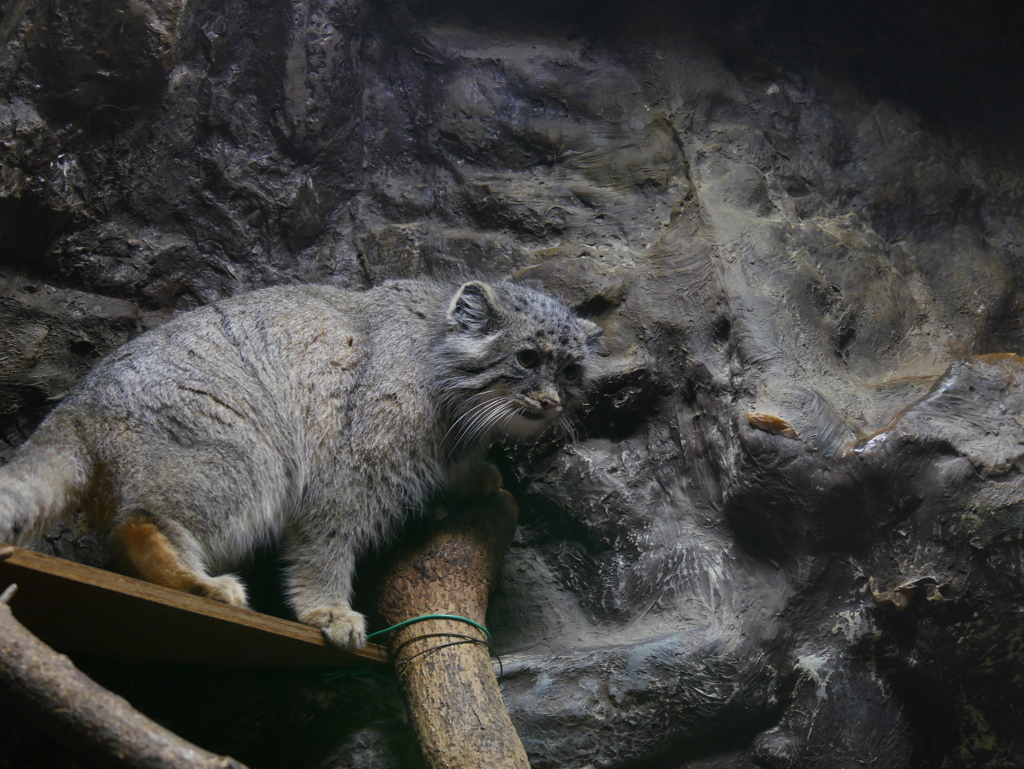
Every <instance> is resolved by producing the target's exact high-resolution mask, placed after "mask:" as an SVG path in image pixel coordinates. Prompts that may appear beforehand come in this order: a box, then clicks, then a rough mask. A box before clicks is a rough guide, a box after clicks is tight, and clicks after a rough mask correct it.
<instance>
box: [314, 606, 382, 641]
mask: <svg viewBox="0 0 1024 769" xmlns="http://www.w3.org/2000/svg"><path fill="white" fill-rule="evenodd" d="M299 621H300V622H303V623H305V624H307V625H311V626H313V627H315V628H319V629H320V630H321V631H322V632H323V634H324V638H326V639H327V640H328V641H329V642H330V643H332V644H334V645H335V646H337V647H338V648H341V649H347V648H349V647H359V646H364V645H365V644H366V618H365V617H364V616H363V615H362V614H360V613H359V612H357V611H353V610H352V609H350V608H349V607H348V606H323V607H321V608H319V609H313V611H310V612H306V613H305V614H303V615H302V616H300V617H299Z"/></svg>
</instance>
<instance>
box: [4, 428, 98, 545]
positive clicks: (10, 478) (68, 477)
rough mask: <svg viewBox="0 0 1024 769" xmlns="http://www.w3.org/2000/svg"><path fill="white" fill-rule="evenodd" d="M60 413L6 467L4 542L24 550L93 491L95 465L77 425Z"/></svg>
mask: <svg viewBox="0 0 1024 769" xmlns="http://www.w3.org/2000/svg"><path fill="white" fill-rule="evenodd" d="M62 417H65V415H64V414H60V413H57V412H55V413H54V414H52V415H51V416H50V418H48V419H46V420H45V421H44V422H43V423H42V424H41V425H40V426H39V429H37V430H36V432H35V433H34V434H33V435H32V437H31V438H29V440H28V441H26V442H25V444H24V445H22V446H21V447H20V448H19V449H18V451H17V453H16V454H15V455H14V458H13V459H12V460H11V461H10V462H8V463H7V464H6V465H4V466H3V467H0V542H7V543H9V544H12V545H22V544H25V543H27V542H30V541H32V540H33V539H36V538H38V537H39V536H41V535H42V534H43V533H44V532H45V531H46V529H47V528H49V526H50V525H51V524H52V523H53V522H54V521H56V520H57V519H59V518H60V517H61V516H63V515H64V514H65V513H69V512H72V511H73V510H74V509H75V508H76V507H77V506H78V504H79V502H80V501H81V499H82V496H83V495H84V494H85V492H86V490H87V489H88V487H89V481H90V478H91V476H92V467H93V461H92V458H91V456H90V452H89V450H88V447H87V446H86V444H85V443H84V441H83V440H82V439H81V436H80V435H79V433H78V431H77V429H76V426H75V425H73V424H71V423H70V420H68V419H66V418H62Z"/></svg>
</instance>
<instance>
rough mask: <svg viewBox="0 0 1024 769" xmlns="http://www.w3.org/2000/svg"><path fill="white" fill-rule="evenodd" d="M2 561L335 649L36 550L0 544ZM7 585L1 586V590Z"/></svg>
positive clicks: (247, 612)
mask: <svg viewBox="0 0 1024 769" xmlns="http://www.w3.org/2000/svg"><path fill="white" fill-rule="evenodd" d="M0 561H3V562H5V563H8V564H10V565H11V566H15V567H17V568H22V569H29V570H32V571H36V572H42V573H44V574H49V575H52V576H55V577H57V578H60V579H66V580H71V581H73V582H78V583H82V584H87V585H92V586H95V587H99V588H102V589H104V590H109V591H111V592H115V593H119V594H121V595H126V596H131V597H134V598H138V599H142V600H145V601H151V602H154V603H158V604H161V605H164V606H168V607H170V608H173V609H176V610H179V611H187V612H191V613H194V614H201V615H203V616H206V617H210V618H212V619H215V620H220V621H223V622H231V623H234V624H237V625H245V626H247V627H250V628H253V629H255V630H259V631H261V632H265V633H271V634H273V635H277V636H283V637H285V638H288V639H291V640H293V641H298V642H300V643H306V644H310V645H312V646H317V647H322V648H328V649H330V648H333V647H331V646H330V644H328V643H327V641H326V640H324V637H323V634H322V633H321V632H320V631H319V630H317V629H316V628H313V627H310V626H309V625H303V624H302V623H300V622H294V621H292V620H287V619H282V618H280V617H272V616H270V615H268V614H260V613H259V612H256V611H253V610H252V609H245V608H241V607H238V606H229V605H228V604H225V603H221V602H219V601H214V600H212V599H210V598H205V597H202V596H196V595H191V594H189V593H183V592H181V591H178V590H172V589H171V588H167V587H163V586H162V585H155V584H153V583H151V582H145V581H143V580H140V579H135V578H134V577H128V576H125V575H123V574H117V573H115V572H111V571H106V570H105V569H99V568H96V567H95V566H87V565H86V564H82V563H76V562H75V561H69V560H66V559H64V558H58V557H56V556H52V555H46V554H45V553H37V552H36V551H34V550H27V549H25V548H20V547H15V546H13V545H5V544H0ZM3 587H6V585H0V589H2V588H3ZM337 651H338V652H339V654H342V655H347V656H351V657H353V658H355V661H360V662H373V663H385V662H387V661H388V653H387V649H385V648H384V647H383V646H380V645H379V644H372V643H369V644H366V646H364V647H362V648H357V649H344V650H341V649H339V650H337Z"/></svg>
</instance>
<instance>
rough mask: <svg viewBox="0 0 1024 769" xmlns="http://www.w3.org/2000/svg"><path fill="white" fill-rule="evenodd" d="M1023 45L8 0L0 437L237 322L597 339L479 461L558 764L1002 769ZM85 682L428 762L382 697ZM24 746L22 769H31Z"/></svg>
mask: <svg viewBox="0 0 1024 769" xmlns="http://www.w3.org/2000/svg"><path fill="white" fill-rule="evenodd" d="M1022 28H1024V13H1022V12H1021V11H1020V10H1019V9H1018V8H1016V7H1015V6H1014V5H1013V4H1011V3H1001V2H996V1H995V0H990V1H989V2H982V3H977V4H974V5H971V6H970V7H967V6H965V5H964V4H962V3H954V2H951V1H945V2H942V1H940V2H938V3H932V4H928V6H926V7H925V6H921V5H920V4H915V3H912V2H910V1H909V0H894V2H890V3H886V4H881V3H871V2H859V3H849V4H842V7H835V4H823V3H810V2H799V1H796V0H792V1H791V2H774V3H772V2H767V1H766V0H732V1H731V2H724V3H723V2H710V1H709V2H696V3H692V4H687V5H681V4H673V3H667V2H657V1H654V0H638V2H635V3H631V4H615V3H608V2H598V3H582V2H570V1H568V0H551V1H549V2H543V3H542V2H537V1H536V0H527V1H526V2H511V1H506V0H495V1H494V2H489V3H486V4H480V3H470V2H462V1H461V0H433V1H431V2H428V1H426V0H424V1H422V2H416V1H413V2H408V3H400V2H385V1H384V0H380V1H378V2H371V1H370V0H337V1H336V2H331V1H329V0H292V1H291V2H288V1H287V0H252V1H248V2H242V1H241V0H131V1H130V2H127V1H125V0H104V2H99V1H98V0H91V1H88V2H82V3H78V4H68V3H63V2H58V1H57V0H10V2H8V4H7V6H6V8H4V9H2V10H0V147H2V155H0V243H2V246H0V269H2V282H0V336H2V344H0V426H2V428H3V431H2V433H0V437H2V438H3V440H4V441H5V443H6V445H7V446H8V448H9V447H13V446H14V445H16V444H17V443H19V442H20V441H21V440H23V438H24V436H25V435H26V434H28V432H30V430H31V428H32V426H33V425H34V424H35V422H36V421H37V420H38V419H39V418H40V417H41V415H42V414H43V413H44V412H45V410H46V409H47V408H48V405H49V404H51V403H52V402H53V401H54V400H55V399H59V397H60V396H61V395H62V394H63V393H64V392H66V390H67V388H68V387H69V386H70V384H71V383H72V382H73V381H74V380H75V379H77V378H78V377H79V376H80V375H81V374H82V373H83V372H84V371H85V370H87V368H88V366H89V365H90V364H91V363H92V362H94V361H95V360H96V359H97V358H98V357H100V356H102V355H103V354H105V353H106V352H108V351H109V350H111V349H112V348H113V347H115V346H116V345H117V344H119V343H121V342H123V341H124V340H125V339H127V338H128V337H129V336H131V335H133V334H135V333H137V332H139V331H141V330H144V329H145V328H148V327H151V326H154V325H156V324H159V323H160V322H162V321H163V320H164V319H166V318H167V317H169V316H170V314H172V313H173V312H175V311H180V310H184V309H188V308H190V307H194V306H197V305H199V304H202V303H205V302H208V301H211V300H214V299H216V298H219V297H223V296H227V295H230V294H234V293H238V292H241V291H244V290H247V289H251V288H254V287H258V286H264V285H270V284H278V283H288V282H294V281H318V282H330V283H335V284H338V285H342V286H347V287H365V286H369V285H372V284H375V283H377V282H379V281H381V280H384V279H386V278H389V277H395V276H414V275H421V274H436V273H444V274H450V273H452V272H457V273H467V274H483V275H496V276H503V275H508V274H513V275H515V276H517V277H518V278H520V279H522V280H524V281H528V282H530V283H532V284H535V285H538V286H541V287H543V288H545V289H547V290H549V291H551V292H554V293H556V294H558V295H560V296H562V297H563V298H564V299H565V300H566V301H567V302H569V303H570V304H572V305H574V306H577V307H578V308H580V309H581V310H582V311H584V312H587V313H588V314H590V315H592V316H593V317H595V319H596V320H597V321H598V322H600V323H601V325H602V326H603V327H604V329H605V332H606V345H607V349H606V352H607V356H606V358H605V359H604V364H603V370H602V372H601V377H600V383H599V386H598V388H597V390H596V391H595V393H594V394H593V397H592V399H591V402H590V405H589V407H588V409H587V411H586V413H585V414H583V415H582V417H581V420H580V433H581V439H580V440H579V441H578V442H576V443H574V444H571V445H557V444H542V445H538V446H533V447H528V448H523V447H519V448H516V447H508V448H506V449H505V450H503V451H500V452H498V459H499V461H500V462H501V463H502V467H503V470H504V473H505V475H506V478H507V484H506V485H507V486H509V487H510V488H511V489H512V490H513V491H514V493H515V494H516V495H517V497H518V498H519V499H520V501H521V502H522V506H523V515H522V522H521V528H520V532H519V533H518V535H517V538H516V541H515V542H514V544H513V546H512V549H511V550H510V552H509V554H508V556H507V560H506V564H505V569H504V573H503V575H502V581H501V586H500V588H499V590H498V592H497V594H496V595H495V596H494V599H493V603H492V607H491V612H490V617H489V625H490V626H491V628H492V630H493V632H494V635H495V637H496V640H497V644H498V650H499V651H500V653H501V656H502V659H503V664H504V672H505V675H504V678H503V681H502V690H503V694H504V696H505V699H506V702H507V704H508V706H509V709H510V711H511V714H512V716H513V719H514V721H515V723H516V725H517V728H518V729H519V731H520V734H521V736H522V738H523V741H524V743H525V745H526V747H527V749H528V751H529V753H530V757H531V761H532V763H533V765H534V766H535V767H538V769H540V768H541V767H571V768H573V769H584V768H585V767H591V768H593V769H597V768H598V767H600V768H602V769H634V768H635V769H639V768H640V767H643V768H645V769H648V768H651V769H653V768H655V767H658V768H661V767H664V768H666V769H667V768H668V767H673V768H674V767H683V766H685V767H702V768H704V769H741V768H742V769H745V768H747V767H753V766H763V767H771V768H778V769H781V768H783V767H822V768H824V767H836V766H839V767H845V766H875V767H957V766H990V767H1012V766H1019V765H1021V762H1022V761H1024V758H1022V756H1024V744H1022V738H1021V736H1020V730H1019V724H1020V722H1021V719H1022V717H1024V704H1022V703H1024V697H1022V690H1021V683H1020V682H1021V680H1022V675H1024V647H1022V643H1021V638H1022V633H1024V620H1022V617H1024V612H1022V609H1024V598H1022V595H1021V592H1022V590H1021V589H1022V584H1021V583H1022V579H1024V557H1022V553H1024V549H1022V536H1024V506H1022V502H1024V487H1022V484H1021V470H1022V453H1024V418H1022V416H1021V414H1022V406H1024V384H1022V382H1024V359H1021V358H1018V357H1017V356H1016V354H1015V353H1019V352H1021V351H1022V350H1021V347H1022V342H1024V325H1022V323H1021V310H1022V307H1021V304H1022V301H1024V292H1022V289H1021V277H1022V275H1021V273H1022V270H1024V267H1022V261H1021V258H1020V257H1021V254H1022V253H1024V227H1022V223H1024V219H1022V217H1024V162H1022V154H1021V150H1022V144H1024V142H1022V140H1021V138H1020V133H1019V128H1018V127H1019V125H1020V123H1021V117H1022V112H1024V110H1022V108H1021V106H1020V105H1021V104H1022V103H1024V101H1022V97H1024V93H1022V91H1024V87H1022V81H1021V80H1020V78H1019V72H1020V71H1021V65H1022V64H1024V55H1022V53H1021V51H1020V49H1019V45H1018V42H1017V41H1018V40H1019V39H1020V38H1019V34H1020V32H1021V31H1022ZM90 537H91V535H89V534H88V533H83V532H82V531H81V530H80V529H77V528H74V527H72V528H65V529H64V530H62V531H61V532H56V533H55V534H54V536H53V537H51V541H50V543H49V546H50V547H51V548H52V549H55V550H56V551H57V552H61V553H63V554H65V555H68V556H71V557H92V558H99V557H101V556H99V555H96V554H95V553H96V550H97V545H98V543H97V541H96V540H95V538H94V537H92V538H90ZM366 600H369V599H366ZM91 672H93V673H94V674H95V675H97V677H99V678H100V679H101V680H103V681H107V682H110V683H111V685H113V686H115V687H116V688H118V689H119V691H123V692H125V693H126V694H128V696H129V697H130V698H131V699H132V700H133V701H135V702H139V703H140V704H141V705H142V706H143V707H144V709H146V711H147V712H148V713H150V714H151V715H154V716H155V717H158V718H160V719H161V720H162V721H164V722H165V723H167V724H168V725H169V726H171V728H175V729H177V730H179V731H180V732H181V733H183V734H184V735H185V736H188V737H190V738H192V739H195V740H196V741H198V742H200V743H201V744H203V745H204V747H208V748H210V749H215V750H222V751H226V752H230V753H233V754H234V755H237V756H238V757H240V758H243V759H245V760H247V761H249V762H250V763H251V765H253V766H257V767H277V766H310V767H339V768H340V767H359V766H374V767H382V768H386V767H397V766H415V765H416V762H417V760H418V759H417V758H416V749H415V745H414V744H413V743H412V736H411V731H410V730H409V728H408V726H407V725H406V724H405V723H404V720H403V713H402V706H401V703H400V700H399V699H398V697H397V695H396V692H395V690H394V689H393V688H392V687H390V685H389V684H387V683H386V682H380V681H377V680H375V679H372V678H367V677H365V676H355V677H353V678H351V679H348V680H343V681H340V682H339V681H331V682H326V681H324V680H322V679H320V678H319V677H317V676H312V675H297V674H284V673H275V672H270V671H262V672H258V671H250V672H246V673H244V674H241V673H233V672H231V671H216V672H210V671H205V672H201V673H196V672H195V671H180V670H175V671H167V670H162V669H145V670H139V669H134V668H133V669H125V668H124V666H117V665H108V664H100V663H94V665H93V668H92V669H91ZM8 715H9V716H10V717H9V718H7V719H5V721H4V723H5V725H8V726H10V725H11V724H14V726H10V728H11V729H15V727H16V731H17V736H15V735H14V734H13V733H12V734H11V735H8V737H7V738H6V741H7V744H10V745H12V746H13V749H14V752H13V753H11V754H10V755H12V756H14V758H9V759H3V758H0V764H3V765H4V766H7V765H11V766H14V765H17V766H28V765H35V764H32V762H38V763H37V765H40V766H46V765H51V764H52V761H51V762H50V764H47V761H48V760H50V759H48V758H47V757H52V756H53V755H55V754H54V753H53V751H56V750H57V749H56V748H53V747H52V746H51V745H50V744H49V743H50V741H49V740H48V739H47V738H46V736H45V735H41V734H38V733H36V732H33V730H32V725H31V723H30V722H27V721H26V722H21V721H19V720H18V714H8ZM5 760H6V761H7V762H8V763H6V764H4V761H5ZM53 760H56V759H53ZM61 760H64V761H71V759H70V758H68V757H66V756H65V757H61ZM11 761H14V762H15V763H10V762H11Z"/></svg>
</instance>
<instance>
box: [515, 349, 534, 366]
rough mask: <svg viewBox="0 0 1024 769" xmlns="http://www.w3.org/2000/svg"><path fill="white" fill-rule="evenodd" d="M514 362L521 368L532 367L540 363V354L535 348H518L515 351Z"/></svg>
mask: <svg viewBox="0 0 1024 769" xmlns="http://www.w3.org/2000/svg"><path fill="white" fill-rule="evenodd" d="M516 363H518V364H519V365H520V366H522V367H523V368H533V367H534V366H536V365H537V364H538V363H540V355H539V354H538V353H537V351H536V350H520V351H519V352H517V353H516Z"/></svg>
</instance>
